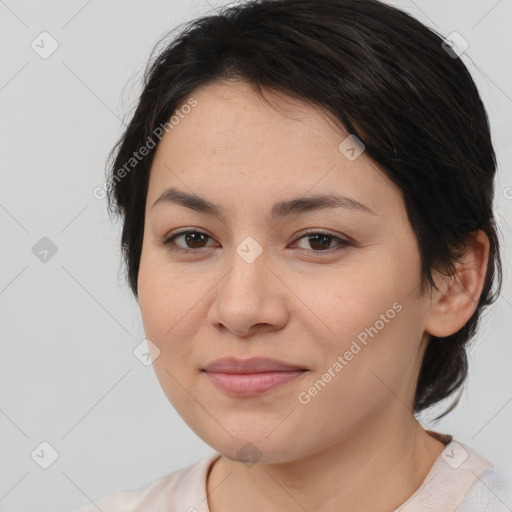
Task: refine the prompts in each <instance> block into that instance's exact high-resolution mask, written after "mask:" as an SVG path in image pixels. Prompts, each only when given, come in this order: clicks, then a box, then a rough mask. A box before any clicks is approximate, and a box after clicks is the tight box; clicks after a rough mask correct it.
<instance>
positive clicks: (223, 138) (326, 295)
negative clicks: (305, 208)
mask: <svg viewBox="0 0 512 512" xmlns="http://www.w3.org/2000/svg"><path fill="white" fill-rule="evenodd" d="M266 96H267V97H268V98H270V99H271V100H272V102H273V105H274V106H275V108H273V107H271V106H270V105H268V104H267V103H265V102H264V101H263V100H262V99H261V98H260V97H258V96H257V95H256V93H255V92H254V91H253V89H252V88H251V86H249V85H248V84H245V83H244V82H233V81H232V82H227V83H221V82H214V83H212V84H209V85H207V86H202V87H201V88H199V89H197V90H196V91H195V92H194V94H193V97H194V98H195V99H196V100H197V102H198V104H197V106H195V107H194V108H193V109H192V110H191V112H190V113H188V114H187V115H186V116H184V117H183V119H181V121H180V123H179V124H177V125H176V126H174V128H173V129H172V130H170V131H169V132H168V133H167V134H165V135H164V137H163V138H162V140H161V142H160V144H159V147H158V149H157V153H156V155H155V159H154V161H153V165H152V169H151V174H150V181H149V188H148V194H147V202H146V214H145V227H144V239H143V246H142V255H141V262H140V272H139V278H138V291H139V305H140V308H141V314H142V318H143V323H144V329H145V332H146V336H147V337H148V338H149V339H150V340H151V341H152V342H153V343H154V345H155V346H156V347H158V349H159V351H160V353H159V355H158V357H156V355H157V353H156V351H155V350H154V354H155V357H156V359H155V360H154V362H153V365H154V368H155V371H156V374H157V376H158V379H159V381H160V383H161V385H162V388H163V390H164V392H165V394H166V396H167V397H168V399H169V400H170V402H171V403H172V404H173V406H174V407H175V408H176V410H177V411H178V413H179V414H180V415H181V416H182V417H183V419H184V420H185V421H186V422H187V424H188V425H189V426H190V427H191V428H192V429H193V431H194V432H195V433H196V434H197V435H198V436H199V437H201V438H202V439H203V440H204V441H205V442H206V443H208V444H209V445H210V446H211V447H212V448H214V449H215V450H216V451H218V452H219V453H220V454H221V455H222V456H221V457H220V458H219V459H217V461H216V462H215V463H214V464H213V465H212V467H211V468H210V472H209V474H208V479H207V490H208V493H209V494H208V506H209V508H210V511H211V512H220V511H222V512H234V511H239V510H244V511H246V512H252V511H258V512H259V511H261V510H265V511H269V512H272V511H277V510H279V511H282V510H287V511H296V510H297V511H299V510H300V511H301V512H302V511H303V510H304V509H306V510H315V511H318V512H323V511H333V510H344V511H352V510H353V511H356V510H357V511H361V510H364V511H377V510H378V511H380V512H382V511H384V510H393V509H395V508H397V507H398V506H400V505H401V504H402V503H403V502H404V501H406V500H407V499H408V498H409V497H410V496H411V495H412V494H413V493H414V492H415V491H416V490H417V488H418V487H419V486H420V484H421V483H422V482H423V480H424V479H425V477H426V475H427V473H428V472H429V470H430V468H431V467H432V465H433V463H434V461H435V460H436V458H437V457H438V456H439V455H440V453H441V451H442V450H443V448H444V444H442V443H441V442H440V441H438V440H437V439H435V438H434V437H432V436H431V435H429V434H427V433H426V431H425V429H424V428H423V427H422V426H421V425H420V424H419V423H418V421H417V420H416V419H415V417H414V415H413V413H412V405H413V397H414V389H415V383H416V380H417V376H418V372H419V369H420V364H421V361H422V357H423V354H424V350H425V347H426V342H427V341H428V339H429V334H434V335H437V336H448V335H449V334H452V333H454V332H456V331H457V330H458V329H460V327H462V326H463V325H464V324H465V323H466V322H467V320H468V319H469V318H470V316H471V314H472V313H473V311H474V310H475V308H476V305H477V300H476V299H477V297H478V296H479V295H480V293H481V290H482V286H483V281H484V277H485V268H486V264H487V258H488V248H489V247H488V240H487V238H486V237H485V235H484V234H483V233H482V232H478V233H477V236H476V237H475V239H474V243H473V245H472V246H471V247H470V250H469V251H468V255H467V257H466V259H465V260H464V262H463V263H461V264H460V266H459V267H458V273H457V276H456V278H454V279H448V278H442V277H441V276H438V283H439V286H440V292H436V291H435V290H434V291H432V293H425V295H420V293H419V283H420V256H419V252H418V247H417V243H416V239H415V236H414V232H413V230H412V228H411V225H410V223H409V221H408V218H407V214H406V210H405V205H404V201H403V198H402V195H401V192H400V190H399V188H398V187H397V186H395V185H394V183H393V182H392V181H391V180H389V178H387V176H386V175H385V174H384V173H383V172H382V171H381V170H380V169H379V168H378V167H377V166H376V164H375V163H374V162H373V161H372V160H371V159H370V158H369V157H368V156H367V155H366V154H365V153H363V154H362V155H361V156H359V158H357V159H356V160H355V161H350V160H348V159H347V158H346V157H345V155H344V154H342V153H341V152H340V150H339V149H338V145H339V144H340V142H341V141H342V140H344V139H345V137H346V136H347V135H348V134H347V133H344V132H343V131H342V130H341V129H340V127H339V126H336V125H335V123H334V122H332V121H330V120H329V118H328V117H327V116H326V115H325V114H324V113H323V112H322V111H320V110H319V109H318V108H316V107H313V106H309V105H308V104H306V103H303V102H299V101H297V100H292V99H291V98H289V97H286V96H283V95H282V94H277V93H270V91H267V92H266ZM171 186H172V187H176V188H179V189H180V190H183V191H185V192H188V193H194V194H196V195H198V196H201V197H204V198H206V199H208V200H209V201H212V202H214V203H217V204H219V205H221V206H222V207H223V208H225V210H226V217H225V219H223V220H221V219H219V218H217V217H215V216H213V215H209V214H206V213H199V212H196V211H194V210H191V209H189V208H186V207H184V206H181V205H177V204H172V203H160V204H158V205H156V206H155V207H154V208H152V205H153V203H154V202H155V201H156V200H157V199H158V198H159V197H160V195H161V194H162V192H163V191H164V190H166V189H167V188H169V187H171ZM333 192H336V193H339V194H341V195H345V196H349V197H351V198H354V199H356V200H358V201H360V202H362V203H364V204H365V205H367V206H368V207H369V208H371V209H372V210H373V211H374V212H375V215H371V214H368V213H364V212H362V211H358V210H354V209H348V208H339V207H338V208H328V209H322V210H316V211H312V212H308V213H306V214H303V215H296V216H291V217H289V218H288V217H286V218H284V219H282V220H280V221H279V222H278V221H276V220H273V219H271V218H270V216H269V213H270V209H271V207H272V205H273V204H274V203H275V202H277V201H281V200H285V199H291V198H295V197H303V196H310V195H312V194H328V193H333ZM178 228H190V231H194V230H196V231H199V232H202V233H205V234H206V235H208V236H207V237H203V238H200V237H199V238H196V239H195V240H194V242H193V243H189V244H187V240H186V238H185V236H181V237H178V238H177V239H174V243H175V245H176V246H177V247H178V248H185V249H186V248H188V249H189V250H195V251H196V253H193V254H180V253H176V252H173V251H171V250H170V248H169V247H165V246H164V245H162V244H161V240H162V239H164V238H166V237H168V236H170V234H171V232H172V231H174V230H176V229H178ZM308 228H314V229H316V230H320V231H327V232H328V233H329V235H331V236H332V237H333V238H328V239H327V240H324V241H322V240H320V241H318V240H317V242H316V244H315V243H314V240H313V242H311V241H308V237H307V236H304V233H303V230H305V229H308ZM248 236H251V237H253V238H254V239H255V240H256V241H257V242H258V244H259V245H260V246H261V249H262V253H261V254H260V255H259V257H257V258H256V259H255V261H253V262H252V263H248V262H247V261H246V260H244V259H243V258H242V257H240V256H239V254H238V253H237V252H236V249H237V247H238V246H239V244H240V243H241V242H242V241H243V240H244V239H245V238H246V237H248ZM196 237H197V235H196ZM336 237H338V238H340V239H344V240H352V241H353V244H352V245H349V246H346V247H342V248H341V249H340V250H338V251H336V250H335V249H336V248H340V246H339V245H338V242H337V241H336ZM319 247H320V250H319V249H318V248H319ZM322 251H323V252H322ZM395 303H399V304H400V305H401V310H400V312H398V313H396V315H395V316H394V318H393V319H391V320H389V321H388V322H387V323H385V326H384V327H383V328H381V329H380V330H379V331H378V334H377V335H374V337H373V338H371V337H369V338H368V343H367V345H366V346H363V348H362V350H361V351H360V352H359V353H357V355H356V356H354V357H353V359H352V360H351V361H348V364H346V366H344V367H343V369H342V370H341V371H339V372H338V373H336V372H335V373H336V376H335V377H334V378H332V379H331V381H330V382H329V383H328V384H326V386H325V387H324V388H323V389H322V390H321V392H318V393H317V395H316V396H314V397H311V400H310V401H309V403H307V404H302V403H300V402H299V400H298V395H299V393H301V392H304V391H307V390H308V389H309V388H310V387H311V386H312V385H313V384H314V383H315V382H316V381H318V379H321V378H322V375H323V374H324V373H325V372H326V371H327V370H328V368H329V367H332V366H333V363H335V361H336V360H337V357H338V355H343V354H344V353H345V352H346V351H347V350H349V348H350V346H351V343H352V342H353V340H355V339H357V336H358V334H359V333H361V332H362V331H364V330H365V328H368V327H370V326H374V325H375V323H376V321H377V320H379V318H381V317H380V315H381V314H385V313H386V311H387V310H389V309H390V308H392V305H393V304H395ZM225 356H234V357H239V358H249V357H252V356H265V357H272V358H276V359H281V360H284V361H288V362H290V363H295V364H300V365H301V366H302V367H304V368H307V369H308V372H306V373H304V374H303V375H302V376H301V377H299V378H297V379H294V380H292V381H290V382H288V383H287V384H285V385H283V386H281V387H278V388H275V389H274V390H271V391H269V392H266V393H264V394H262V395H260V396H256V397H235V396H231V395H228V394H226V393H224V392H222V391H220V390H219V389H217V388H216V387H214V386H213V385H212V384H211V382H210V381H209V378H208V377H207V375H206V374H205V373H204V372H202V369H203V368H204V366H205V365H206V364H207V363H209V362H211V361H213V360H215V359H217V358H220V357H225ZM246 443H252V445H253V446H254V447H256V448H253V450H254V453H255V454H257V456H259V457H261V458H260V459H259V460H258V461H257V463H256V464H244V460H245V459H244V458H243V455H242V454H241V453H240V452H239V450H240V449H241V448H242V447H243V446H244V445H246ZM252 445H251V446H252ZM256 450H257V451H256ZM255 457H256V455H255ZM369 489H371V492H368V491H369ZM197 506H199V504H197Z"/></svg>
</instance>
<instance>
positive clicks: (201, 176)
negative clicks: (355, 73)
mask: <svg viewBox="0 0 512 512" xmlns="http://www.w3.org/2000/svg"><path fill="white" fill-rule="evenodd" d="M264 93H265V97H266V98H268V100H269V101H270V104H269V103H267V102H266V101H264V100H263V99H262V98H261V97H260V96H259V95H258V94H257V93H256V92H255V90H254V88H253V87H252V86H251V85H249V84H247V83H245V82H229V83H225V82H214V83H211V84H207V85H206V86H202V87H200V88H199V89H197V90H196V91H194V92H193V93H192V94H191V95H189V97H188V98H185V100H184V101H183V102H182V103H181V105H184V104H186V102H187V101H188V100H189V99H190V98H193V99H194V100H195V101H196V102H197V103H196V106H194V107H193V108H192V109H187V113H186V114H184V113H182V114H181V115H180V116H179V119H180V121H179V123H177V124H176V125H173V127H172V129H170V130H169V131H168V132H167V133H165V134H164V136H163V138H162V140H161V142H160V143H159V146H158V149H157V153H156V155H155V158H154V161H153V166H152V169H151V177H150V189H149V191H148V194H149V196H151V198H154V199H156V195H157V194H158V193H161V192H162V190H163V189H164V188H166V187H169V186H173V185H179V186H180V188H183V185H185V186H186V187H187V188H189V189H191V191H192V192H194V193H198V194H199V193H200V192H201V195H206V196H207V195H209V192H213V191H214V190H217V189H223V190H224V191H225V193H226V194H227V195H226V197H229V194H228V193H227V191H228V190H231V192H232V193H233V194H236V195H240V194H241V193H242V192H241V191H245V192H244V193H246V194H250V195H254V194H261V196H260V200H261V199H263V198H264V197H267V196H268V195H269V194H270V195H273V196H275V194H276V191H278V190H280V196H282V195H283V194H282V192H283V191H289V195H294V196H296V195H306V194H307V193H308V191H310V190H311V192H312V193H328V192H329V191H336V192H341V193H346V194H351V195H352V196H354V198H355V199H359V198H362V197H364V198H365V201H364V202H365V203H366V204H368V206H369V207H370V208H372V209H373V210H374V211H380V210H382V209H383V206H384V203H385V202H386V201H396V200H397V199H400V198H399V196H400V193H399V190H397V188H396V186H395V185H394V184H393V183H392V182H391V180H390V179H389V178H388V177H387V176H386V175H385V174H384V173H383V172H382V171H381V170H380V169H378V167H377V166H376V164H375V163H374V162H373V161H372V160H371V159H370V158H369V157H367V156H366V155H365V154H364V153H363V154H362V155H361V156H360V157H359V158H357V159H356V160H353V161H351V160H349V159H347V158H346V156H345V155H344V154H342V152H341V151H340V149H339V145H340V143H341V142H342V141H344V140H345V139H346V138H347V136H348V135H349V134H348V133H347V132H346V131H344V130H343V129H342V127H340V126H337V125H336V124H335V122H333V120H332V119H331V118H330V117H329V116H328V115H326V113H325V112H324V111H322V110H321V109H319V108H316V107H315V106H312V105H309V104H307V103H305V102H301V101H300V100H297V99H294V98H291V97H289V96H286V95H284V94H281V93H275V92H270V91H267V90H265V91H264ZM180 108H181V107H180V106H178V108H177V109H176V110H177V111H179V110H180ZM292 192H293V194H292ZM280 198H282V197H280ZM148 202H149V201H148Z"/></svg>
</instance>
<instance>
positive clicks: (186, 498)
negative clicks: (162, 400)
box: [73, 431, 512, 512]
mask: <svg viewBox="0 0 512 512" xmlns="http://www.w3.org/2000/svg"><path fill="white" fill-rule="evenodd" d="M428 432H429V433H430V434H431V435H433V436H434V437H436V438H437V439H439V440H440V441H441V442H443V443H444V444H445V448H444V450H443V451H442V453H441V454H440V455H439V457H438V458H437V459H436V461H435V462H434V464H433V466H432V468H431V469H430V471H429V473H428V474H427V476H426V478H425V479H424V481H423V483H422V484H421V485H420V487H419V488H418V489H417V490H416V491H415V492H414V494H413V495H412V496H410V497H409V499H407V500H406V501H405V502H404V503H403V504H402V505H401V506H400V507H399V508H397V509H396V510H395V511H394V512H427V511H432V512H434V511H435V512H484V511H485V512H511V511H512V474H510V473H504V472H502V471H500V470H498V469H496V468H495V467H494V466H493V465H492V464H491V463H490V462H489V461H488V460H487V459H485V458H484V457H482V456H481V455H479V454H478V453H476V452H475V451H474V450H472V449H471V448H470V447H469V446H467V445H465V444H464V443H459V442H457V441H454V440H453V438H452V436H450V435H445V434H439V433H437V432H433V431H428ZM218 457H220V454H219V453H217V452H214V453H211V454H210V455H208V456H206V457H204V458H202V459H200V460H199V461H197V462H196V463H194V464H192V465H191V466H188V467H186V468H182V469H179V470H177V471H174V472H172V473H169V474H167V475H164V476H162V477H160V478H158V479H156V480H153V481H152V482H150V483H148V484H146V485H145V486H144V487H142V488H140V489H138V490H135V491H120V492H115V493H112V494H109V495H107V496H104V497H103V498H101V499H99V500H98V501H97V502H96V504H91V505H86V506H84V507H81V508H79V509H76V510H75V511H73V512H98V509H100V510H101V511H102V512H210V510H209V508H208V501H207V498H206V476H207V474H208V470H209V468H210V466H211V464H212V463H213V462H214V461H215V460H216V459H217V458H218Z"/></svg>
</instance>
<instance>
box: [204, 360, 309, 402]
mask: <svg viewBox="0 0 512 512" xmlns="http://www.w3.org/2000/svg"><path fill="white" fill-rule="evenodd" d="M203 371H205V372H206V375H207V376H208V377H209V379H210V382H212V384H214V385H215V386H216V387H217V388H219V389H220V390H222V391H225V392H227V393H230V394H234V395H239V396H254V395H259V394H261V393H265V392H266V391H269V390H271V389H274V388H276V387H278V386H280V385H282V384H285V383H286V382H289V381H291V380H293V379H294V378H296V377H299V376H300V375H302V374H303V373H305V372H306V371H307V370H306V369H305V368H303V367H301V366H298V365H294V364H290V363H286V362H284V361H278V360H276V359H267V358H261V357H256V358H252V359H245V360H241V359H235V358H232V357H226V358H222V359H217V360H216V361H214V362H213V363H211V364H209V365H207V366H206V367H205V369H204V370H203Z"/></svg>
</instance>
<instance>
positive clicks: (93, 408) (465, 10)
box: [0, 0, 512, 512]
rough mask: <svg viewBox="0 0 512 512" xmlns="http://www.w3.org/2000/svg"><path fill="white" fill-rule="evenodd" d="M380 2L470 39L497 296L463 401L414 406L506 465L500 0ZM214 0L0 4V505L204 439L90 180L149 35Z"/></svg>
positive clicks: (510, 432) (165, 463)
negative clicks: (174, 388) (486, 126)
mask: <svg viewBox="0 0 512 512" xmlns="http://www.w3.org/2000/svg"><path fill="white" fill-rule="evenodd" d="M392 3H393V4H394V5H397V6H399V7H402V8H403V9H405V10H406V11H408V12H410V13H412V14H413V15H415V16H416V17H417V18H418V19H420V20H421V21H423V22H424V23H426V24H427V25H429V26H432V27H434V28H436V29H437V30H438V31H440V32H441V33H442V34H444V35H448V34H450V33H451V32H453V31H457V32H459V33H460V34H461V35H462V36H463V37H464V38H465V39H466V40H467V41H468V42H469V49H468V51H467V53H466V55H464V57H463V60H464V62H465V63H466V64H467V65H468V66H469V68H470V70H471V72H472V74H473V76H474V78H475V80H476V82H477V85H478V87H479V89H480V91H481V94H482V96H483V98H484V102H485V105H486V108H487V109H488V113H489V117H490V120H491V124H492V132H493V137H494V142H495V146H496V151H497V154H498V158H499V163H500V168H499V178H498V182H497V189H496V204H495V209H496V214H497V217H498V220H499V223H500V227H501V231H502V242H503V249H504V263H505V276H504V288H503V293H502V296H501V297H500V298H499V299H498V302H497V303H496V304H495V306H493V308H492V310H490V311H489V312H488V313H487V314H486V316H485V321H484V323H483V324H482V326H481V329H480V331H479V335H478V339H477V341H476V343H475V345H474V347H473V349H472V350H471V354H470V365H471V366H470V378H469V380H468V382H467V384H466V387H465V391H464V394H463V397H462V399H461V403H460V404H459V406H458V407H457V408H456V409H455V411H453V412H452V413H451V414H450V415H449V416H448V417H447V418H445V419H444V420H442V421H440V422H439V423H437V424H434V423H432V422H431V421H430V420H431V418H433V417H434V413H435V412H436V411H437V410H439V409H434V410H433V411H432V413H430V414H429V415H428V416H427V415H425V416H424V417H423V419H424V422H425V424H426V425H427V426H428V427H429V428H433V429H434V430H437V431H440V432H444V433H450V434H452V435H454V437H455V439H457V440H459V441H462V442H465V443H467V444H469V445H470V446H471V447H473V448H474V449H475V450H477V451H479V452H480V453H481V454H482V455H484V456H486V457H487V458H489V459H490V460H491V461H492V462H493V463H494V464H495V465H496V466H499V467H502V468H504V469H507V470H509V471H510V470H512V403H511V402H512V372H511V371H510V362H511V361H512V343H511V338H510V327H511V325H512V324H511V320H510V319H511V317H512V286H511V285H510V277H509V276H510V259H511V258H510V254H511V250H510V244H511V227H510V223H509V224H505V219H507V218H508V219H510V218H511V212H512V188H509V189H507V187H511V186H512V172H511V163H512V145H511V144H510V134H511V133H512V130H511V128H512V80H511V79H512V71H511V69H512V68H511V62H510V48H512V35H511V34H512V32H511V31H510V26H511V21H512V1H510V0H501V1H484V0H479V1H467V0H457V1H450V2H446V1H445V0H416V1H415V2H413V1H410V0H403V1H398V2H392ZM223 4H226V2H216V3H213V2H207V1H206V0H194V1H192V2H186V3H185V2H178V1H177V0H165V1H163V0H152V1H151V2H134V1H130V2H128V1H121V0H109V1H99V0H89V1H84V0H74V1H66V2H64V1H56V0H50V1H45V2H36V1H33V0H32V1H27V0H25V1H23V0H20V1H15V0H6V1H0V47H1V48H2V53H1V55H2V65H1V67H0V109H1V110H0V112H1V120H2V121H1V124H0V136H1V141H2V143H1V144H0V166H1V171H0V177H1V187H0V237H1V249H0V254H1V264H0V336H1V345H0V347H1V357H0V433H1V435H0V511H3V512H5V511H7V510H9V511H11V512H18V511H22V510H23V511H26V510H38V511H41V512H44V511H50V510H51V511H56V510H70V509H72V508H75V507H78V506H80V505H84V504H87V503H89V499H88V498H90V499H93V500H96V499H98V498H99V497H100V496H103V495H104V494H107V493H109V492H112V491H114V490H120V489H135V488H137V487H140V486H141V485H143V484H145V483H146V482H148V481H150V480H152V479H154V478H156V477H158V476H160V475H163V474H165V473H168V472H170V471H173V470H175V469H178V468H181V467H184V466H186V465H189V464H192V463H193V462H195V461H196V460H197V459H198V458H200V457H203V456H204V455H206V454H208V453H210V452H211V451H212V450H211V448H210V447H209V446H208V445H206V444H205V443H204V442H203V441H202V440H201V439H199V438H198V437H197V436H196V435H195V434H194V433H193V432H192V431H191V430H190V429H189V427H188V426H187V425H186V424H185V423H184V422H183V420H182V419H181V418H180V417H179V416H178V414H177V413H176V412H175V410H174V409H173V407H172V406H171V405H170V404H169V402H168V401H167V399H166V398H165V396H164V394H163V392H162V390H161V388H160V386H159V384H158V381H157V379H156V377H155V375H154V372H153V369H152V368H151V366H149V367H146V366H144V365H143V364H141V362H140V361H139V360H138V359H137V358H136V357H134V355H133V350H134V348H135V347H136V346H137V345H139V343H140V342H141V340H142V339H143V338H144V332H143V329H142V323H141V320H140V314H139V310H138V307H137V303H136V302H135V300H134V299H133V297H132V296H131V294H130V292H129V290H128V287H127V285H126V284H125V282H124V280H123V273H122V271H121V270H120V269H121V259H120V251H119V237H120V225H119V224H117V223H114V222H113V221H111V220H110V219H109V217H108V214H107V211H106V203H105V200H98V199H95V198H94V197H93V194H92V191H93V189H94V188H95V187H98V186H102V184H103V183H104V164H105V158H106V155H107V153H108V151H109V150H110V148H111V147H112V145H113V143H114V142H115V140H117V137H118V136H119V135H120V134H121V129H122V123H121V119H123V116H124V115H125V114H126V113H127V112H128V111H129V109H130V108H131V107H132V106H133V105H134V101H135V99H136V98H137V95H138V93H139V91H140V77H141V73H142V70H143V68H144V66H145V64H146V61H147V58H148V57H149V52H150V50H151V49H152V47H153V45H154V44H155V43H156V41H157V40H158V39H159V38H160V37H161V36H162V35H163V34H164V33H165V32H167V30H168V29H170V28H173V27H175V26H176V25H177V24H179V23H182V22H184V21H187V20H190V19H192V18H195V17H197V16H199V15H202V14H206V13H209V12H212V11H213V9H214V8H215V7H219V6H221V5H223ZM43 31H48V32H49V33H50V34H51V36H52V37H53V38H54V39H55V40H56V41H57V42H58V45H59V46H58V49H57V50H56V51H55V52H54V53H53V54H52V55H51V56H50V57H48V58H46V59H43V58H41V57H40V55H39V54H38V53H36V52H35V51H34V50H33V49H32V47H31V43H32V41H33V40H36V42H37V41H38V39H37V37H38V36H39V34H40V33H41V32H43ZM45 47H46V48H47V49H48V48H49V46H48V45H46V46H45ZM507 48H508V50H507ZM426 79H428V77H426ZM507 190H508V191H509V193H508V198H507ZM43 237H47V238H48V239H49V240H51V242H52V243H53V244H54V245H55V246H56V248H57V253H56V254H55V255H53V257H50V256H51V252H50V253H49V254H48V256H47V259H48V261H47V262H46V263H45V262H42V261H40V259H38V258H37V257H36V256H35V255H34V254H33V252H32V248H33V247H34V246H35V245H36V244H37V243H38V242H39V241H40V239H41V238H43ZM39 243H45V242H39ZM46 243H47V242H46ZM43 441H46V442H48V443H50V444H51V446H52V447H53V448H54V449H55V450H56V451H57V452H58V454H59V457H58V458H57V460H56V461H55V462H54V463H53V464H52V465H51V466H50V467H49V468H48V469H42V468H41V467H40V466H39V465H38V464H36V462H35V461H34V460H33V458H32V457H31V453H32V452H33V451H34V450H35V449H36V448H38V447H39V445H40V443H41V442H43ZM38 453H41V452H40V448H39V452H38ZM44 453H45V455H44V457H48V456H49V455H48V454H49V453H50V452H49V451H48V449H47V450H46V451H45V452H44ZM44 457H43V456H40V458H39V460H40V461H43V459H44ZM35 458H36V459H37V457H35ZM43 462H44V461H43Z"/></svg>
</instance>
